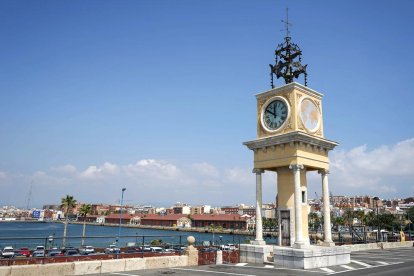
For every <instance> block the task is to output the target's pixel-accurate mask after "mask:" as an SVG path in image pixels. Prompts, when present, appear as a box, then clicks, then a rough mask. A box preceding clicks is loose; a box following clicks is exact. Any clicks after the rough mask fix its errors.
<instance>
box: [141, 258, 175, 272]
mask: <svg viewBox="0 0 414 276" xmlns="http://www.w3.org/2000/svg"><path fill="white" fill-rule="evenodd" d="M144 261H145V269H154V268H166V267H168V265H169V263H170V262H169V260H168V257H150V258H144Z"/></svg>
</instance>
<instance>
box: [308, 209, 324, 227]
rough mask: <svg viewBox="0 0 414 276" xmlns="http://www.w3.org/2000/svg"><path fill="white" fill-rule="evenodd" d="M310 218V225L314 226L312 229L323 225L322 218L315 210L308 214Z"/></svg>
mask: <svg viewBox="0 0 414 276" xmlns="http://www.w3.org/2000/svg"><path fill="white" fill-rule="evenodd" d="M308 220H309V226H310V227H311V228H312V230H315V228H316V230H317V229H319V226H320V225H321V218H320V217H319V216H318V214H317V213H315V212H310V213H309V215H308Z"/></svg>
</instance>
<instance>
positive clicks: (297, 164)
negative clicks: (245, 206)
mask: <svg viewBox="0 0 414 276" xmlns="http://www.w3.org/2000/svg"><path fill="white" fill-rule="evenodd" d="M286 26H288V25H286ZM275 54H276V62H275V65H270V68H271V87H272V89H271V90H269V91H265V92H262V93H259V94H257V95H256V100H257V138H256V139H255V140H253V141H248V142H245V143H244V145H246V146H247V147H248V148H249V149H250V150H252V151H253V152H254V169H253V172H254V173H255V174H256V239H255V241H253V242H252V243H253V244H255V245H263V244H265V242H264V240H263V234H262V219H261V215H260V214H261V208H262V206H261V205H262V174H263V173H264V172H265V171H271V172H275V173H276V175H277V194H278V197H277V198H278V202H277V206H278V215H279V245H282V246H293V247H294V248H305V247H306V246H309V235H308V213H309V206H308V203H307V199H308V187H307V179H306V174H307V172H309V171H318V172H319V173H320V174H321V184H322V190H323V203H324V204H323V206H324V207H323V214H324V222H325V223H324V225H325V228H324V244H325V245H326V246H332V245H333V242H332V236H331V229H330V225H331V223H330V210H329V191H328V173H329V158H328V153H329V151H330V150H332V149H333V148H334V147H335V146H337V145H338V143H336V142H333V141H330V140H327V139H325V137H324V129H323V116H322V115H323V113H322V97H323V95H322V94H321V93H319V92H316V91H315V90H312V89H310V88H309V87H307V72H306V66H307V65H302V64H301V55H302V52H301V50H300V49H299V47H298V46H297V45H296V44H294V43H292V42H291V38H290V36H289V31H288V28H287V35H286V37H285V41H284V43H282V44H279V45H278V47H277V49H276V51H275ZM302 74H303V75H304V77H305V85H301V84H299V83H296V82H294V79H295V78H298V77H299V76H300V75H302ZM273 75H276V77H277V78H283V79H284V81H285V85H283V86H281V87H277V88H275V86H274V84H273Z"/></svg>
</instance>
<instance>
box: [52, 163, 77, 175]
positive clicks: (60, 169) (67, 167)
mask: <svg viewBox="0 0 414 276" xmlns="http://www.w3.org/2000/svg"><path fill="white" fill-rule="evenodd" d="M51 171H54V172H57V173H62V174H66V173H70V174H73V173H77V169H76V167H75V166H73V165H70V164H68V165H64V166H59V167H53V168H51Z"/></svg>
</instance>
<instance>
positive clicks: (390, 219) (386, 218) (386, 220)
mask: <svg viewBox="0 0 414 276" xmlns="http://www.w3.org/2000/svg"><path fill="white" fill-rule="evenodd" d="M379 225H380V228H381V229H386V230H388V231H390V230H392V229H393V227H394V226H397V227H398V228H399V221H398V219H397V217H396V216H395V215H393V214H380V215H379Z"/></svg>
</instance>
